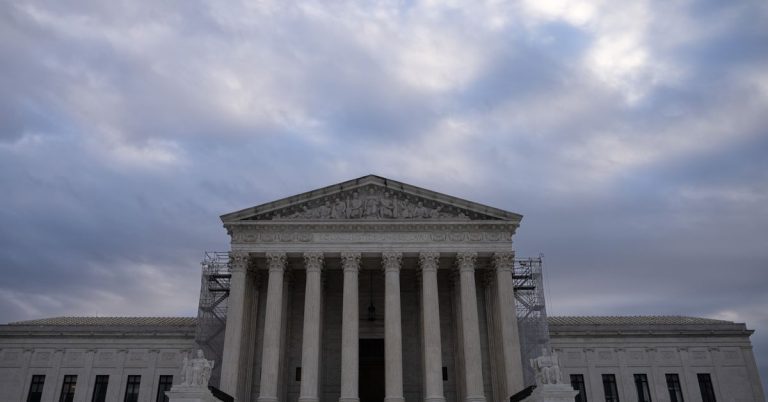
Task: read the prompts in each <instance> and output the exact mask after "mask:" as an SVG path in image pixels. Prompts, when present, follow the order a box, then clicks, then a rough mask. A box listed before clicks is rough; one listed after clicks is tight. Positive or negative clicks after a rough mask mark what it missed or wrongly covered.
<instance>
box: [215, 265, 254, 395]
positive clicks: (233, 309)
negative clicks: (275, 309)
mask: <svg viewBox="0 0 768 402" xmlns="http://www.w3.org/2000/svg"><path fill="white" fill-rule="evenodd" d="M229 258H230V261H231V268H232V277H231V279H230V287H229V300H228V301H227V326H226V329H225V332H224V353H223V357H222V361H221V390H222V391H224V392H226V393H227V394H229V395H231V396H233V397H239V396H240V395H238V392H237V383H238V379H239V378H240V367H241V364H240V359H241V356H242V351H241V350H240V348H241V347H242V344H243V343H242V339H243V327H244V325H245V305H244V304H245V290H246V289H245V288H246V286H247V284H248V253H247V252H243V251H239V252H238V251H232V252H230V253H229Z"/></svg>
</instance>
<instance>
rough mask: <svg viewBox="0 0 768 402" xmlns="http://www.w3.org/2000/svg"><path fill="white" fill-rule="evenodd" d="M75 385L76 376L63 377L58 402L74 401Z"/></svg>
mask: <svg viewBox="0 0 768 402" xmlns="http://www.w3.org/2000/svg"><path fill="white" fill-rule="evenodd" d="M76 385H77V376H76V375H65V376H64V382H63V383H62V384H61V395H59V402H72V401H73V400H74V399H75V386H76Z"/></svg>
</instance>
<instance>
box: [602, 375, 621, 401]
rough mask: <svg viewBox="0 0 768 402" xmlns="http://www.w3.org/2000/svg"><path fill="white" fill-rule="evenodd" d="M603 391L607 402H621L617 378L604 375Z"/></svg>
mask: <svg viewBox="0 0 768 402" xmlns="http://www.w3.org/2000/svg"><path fill="white" fill-rule="evenodd" d="M603 391H604V392H605V402H619V389H618V388H617V387H616V376H615V375H613V374H603Z"/></svg>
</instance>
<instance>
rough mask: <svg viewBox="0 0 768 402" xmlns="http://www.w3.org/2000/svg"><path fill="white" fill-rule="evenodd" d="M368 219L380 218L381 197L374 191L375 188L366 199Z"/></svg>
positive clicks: (371, 189) (369, 191) (366, 215)
mask: <svg viewBox="0 0 768 402" xmlns="http://www.w3.org/2000/svg"><path fill="white" fill-rule="evenodd" d="M364 216H365V217H366V218H378V217H379V197H377V196H376V193H375V192H374V190H373V187H371V188H370V190H368V196H367V197H366V198H365V215H364Z"/></svg>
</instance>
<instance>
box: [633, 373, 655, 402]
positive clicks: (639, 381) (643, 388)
mask: <svg viewBox="0 0 768 402" xmlns="http://www.w3.org/2000/svg"><path fill="white" fill-rule="evenodd" d="M635 389H637V401H638V402H651V389H650V387H649V386H648V376H647V375H646V374H635Z"/></svg>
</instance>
